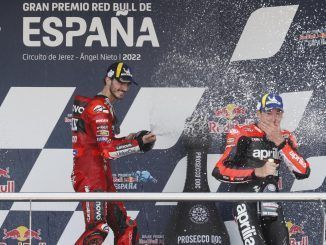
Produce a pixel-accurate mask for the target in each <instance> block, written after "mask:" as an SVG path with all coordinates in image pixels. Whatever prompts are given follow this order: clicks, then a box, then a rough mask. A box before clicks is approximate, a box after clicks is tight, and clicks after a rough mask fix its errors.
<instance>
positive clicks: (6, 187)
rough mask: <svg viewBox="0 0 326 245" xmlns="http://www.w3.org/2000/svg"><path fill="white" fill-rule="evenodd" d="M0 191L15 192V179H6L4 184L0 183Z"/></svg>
mask: <svg viewBox="0 0 326 245" xmlns="http://www.w3.org/2000/svg"><path fill="white" fill-rule="evenodd" d="M1 192H15V181H13V180H10V181H7V184H6V185H0V193H1Z"/></svg>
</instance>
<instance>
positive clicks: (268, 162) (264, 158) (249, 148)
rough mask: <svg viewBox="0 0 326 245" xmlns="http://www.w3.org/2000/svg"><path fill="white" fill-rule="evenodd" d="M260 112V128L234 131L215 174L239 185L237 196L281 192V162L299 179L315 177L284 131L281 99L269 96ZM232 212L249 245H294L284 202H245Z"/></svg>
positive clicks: (262, 102) (242, 128)
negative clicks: (290, 236) (281, 203)
mask: <svg viewBox="0 0 326 245" xmlns="http://www.w3.org/2000/svg"><path fill="white" fill-rule="evenodd" d="M258 110H259V111H258V113H257V115H258V118H259V122H258V124H251V125H245V126H236V127H235V128H234V129H231V130H230V133H229V134H228V136H227V143H226V149H225V152H224V154H223V156H222V157H221V159H220V160H219V161H218V162H217V163H216V166H215V168H214V170H213V173H212V174H213V176H214V177H215V178H216V179H218V180H221V181H226V182H230V183H235V185H234V186H233V187H234V191H236V192H274V191H276V192H278V191H279V190H278V184H277V182H278V178H279V176H278V168H279V164H280V163H285V164H286V165H287V167H288V168H289V170H290V171H291V172H292V173H293V174H294V176H295V177H296V178H297V179H303V178H307V177H309V174H310V167H309V163H308V162H307V161H306V160H305V159H304V158H303V157H302V156H301V155H300V154H299V153H298V152H297V143H296V140H295V137H294V136H293V135H292V134H291V133H290V132H289V131H286V130H281V129H280V121H281V119H282V115H283V102H282V99H281V97H280V96H279V95H277V94H266V95H264V96H263V97H262V99H261V101H260V103H259V107H258ZM233 211H234V216H235V219H236V221H237V223H238V226H239V231H240V235H241V238H242V240H243V243H244V244H245V245H247V244H256V245H257V244H269V245H287V244H289V235H288V230H287V228H286V226H285V221H284V217H283V212H282V207H281V206H280V204H279V203H275V202H258V203H257V202H247V201H242V202H238V203H236V204H235V207H234V210H233Z"/></svg>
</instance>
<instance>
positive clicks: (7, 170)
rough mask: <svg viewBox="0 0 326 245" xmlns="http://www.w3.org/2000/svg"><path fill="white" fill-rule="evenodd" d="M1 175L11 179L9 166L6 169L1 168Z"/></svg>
mask: <svg viewBox="0 0 326 245" xmlns="http://www.w3.org/2000/svg"><path fill="white" fill-rule="evenodd" d="M0 177H4V178H7V179H10V175H9V167H7V168H6V169H3V168H0Z"/></svg>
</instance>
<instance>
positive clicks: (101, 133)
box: [96, 130, 110, 136]
mask: <svg viewBox="0 0 326 245" xmlns="http://www.w3.org/2000/svg"><path fill="white" fill-rule="evenodd" d="M109 135H110V133H109V131H108V130H97V131H96V136H109Z"/></svg>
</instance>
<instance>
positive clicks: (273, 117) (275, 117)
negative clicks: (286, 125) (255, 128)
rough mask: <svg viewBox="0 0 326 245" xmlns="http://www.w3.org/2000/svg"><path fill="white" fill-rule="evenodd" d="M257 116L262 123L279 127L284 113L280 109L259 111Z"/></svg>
mask: <svg viewBox="0 0 326 245" xmlns="http://www.w3.org/2000/svg"><path fill="white" fill-rule="evenodd" d="M257 116H258V119H259V121H261V122H272V123H274V125H275V126H279V125H280V123H281V121H282V118H283V111H281V110H280V109H272V110H268V111H261V112H260V111H259V112H257Z"/></svg>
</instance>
